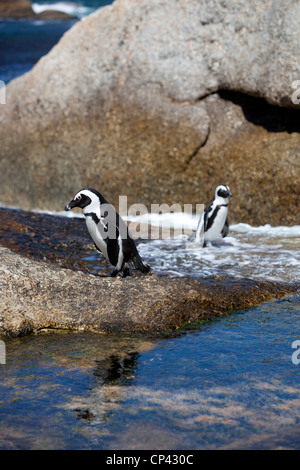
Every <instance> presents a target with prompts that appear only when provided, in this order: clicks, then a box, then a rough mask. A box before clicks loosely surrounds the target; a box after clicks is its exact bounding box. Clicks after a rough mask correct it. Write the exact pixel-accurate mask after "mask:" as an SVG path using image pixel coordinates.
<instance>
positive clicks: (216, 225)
mask: <svg viewBox="0 0 300 470" xmlns="http://www.w3.org/2000/svg"><path fill="white" fill-rule="evenodd" d="M214 211H217V212H216V214H214ZM214 211H212V213H211V214H209V219H211V225H210V224H209V220H208V225H210V227H209V228H208V230H207V231H205V233H204V240H205V241H214V240H217V239H218V238H220V237H221V231H222V229H223V227H224V224H225V221H226V218H227V214H228V207H225V206H219V207H216V208H215V210H214Z"/></svg>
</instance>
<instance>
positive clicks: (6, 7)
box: [0, 0, 34, 18]
mask: <svg viewBox="0 0 300 470" xmlns="http://www.w3.org/2000/svg"><path fill="white" fill-rule="evenodd" d="M33 16H34V11H33V9H32V6H31V2H30V1H29V0H1V1H0V18H32V17H33Z"/></svg>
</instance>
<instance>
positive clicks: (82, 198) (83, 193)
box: [65, 188, 99, 211]
mask: <svg viewBox="0 0 300 470" xmlns="http://www.w3.org/2000/svg"><path fill="white" fill-rule="evenodd" d="M93 202H94V203H98V204H99V199H98V198H97V196H96V194H95V193H94V192H93V190H91V189H88V188H83V189H81V190H80V191H78V193H77V194H75V196H74V198H73V199H72V201H70V202H69V204H67V205H66V207H65V211H69V210H71V209H73V208H74V207H80V208H81V209H84V208H85V207H87V206H90V205H91V204H92V203H93Z"/></svg>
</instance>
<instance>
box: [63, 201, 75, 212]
mask: <svg viewBox="0 0 300 470" xmlns="http://www.w3.org/2000/svg"><path fill="white" fill-rule="evenodd" d="M75 206H76V201H74V199H72V201H71V202H69V204H67V205H66V207H65V211H70V210H71V209H73V207H75Z"/></svg>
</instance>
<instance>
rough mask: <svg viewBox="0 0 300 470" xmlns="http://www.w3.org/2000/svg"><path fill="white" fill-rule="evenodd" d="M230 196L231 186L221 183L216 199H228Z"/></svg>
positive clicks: (216, 192)
mask: <svg viewBox="0 0 300 470" xmlns="http://www.w3.org/2000/svg"><path fill="white" fill-rule="evenodd" d="M228 197H232V194H231V192H230V188H229V186H227V185H226V184H221V185H220V186H218V187H217V188H216V191H215V199H217V198H223V199H227V198H228Z"/></svg>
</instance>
